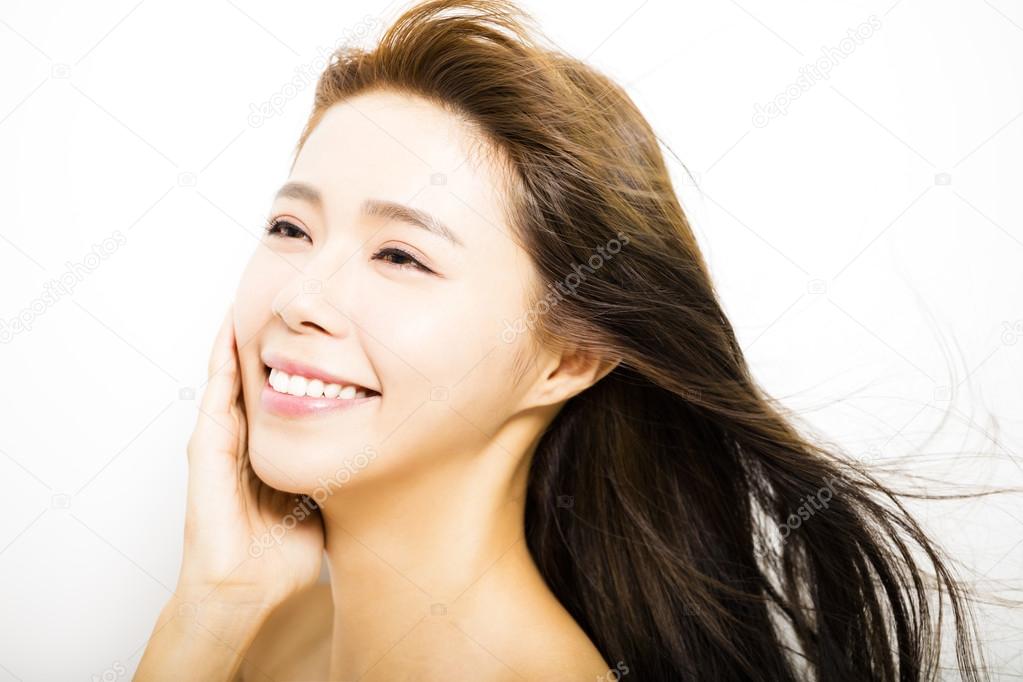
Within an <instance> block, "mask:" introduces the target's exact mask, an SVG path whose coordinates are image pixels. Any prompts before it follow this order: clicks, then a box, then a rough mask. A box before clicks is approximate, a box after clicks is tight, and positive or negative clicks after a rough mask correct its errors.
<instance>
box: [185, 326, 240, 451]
mask: <svg viewBox="0 0 1023 682" xmlns="http://www.w3.org/2000/svg"><path fill="white" fill-rule="evenodd" d="M207 372H208V375H209V376H208V379H207V382H206V390H205V391H204V393H203V396H202V400H201V402H200V405H199V414H198V417H197V422H196V429H195V438H196V441H197V443H196V444H195V445H196V446H197V447H200V448H203V449H209V450H212V451H220V452H226V453H229V454H231V455H234V454H235V450H236V448H237V447H238V419H237V416H236V415H234V414H233V413H232V406H233V405H234V403H235V400H236V398H237V395H238V393H239V392H240V391H239V389H240V388H241V379H240V376H239V371H238V356H237V349H236V347H235V336H234V316H233V314H232V308H228V311H227V314H226V315H225V316H224V320H223V322H222V323H221V326H220V330H219V331H218V333H217V338H216V340H215V341H214V343H213V349H212V350H211V352H210V359H209V363H208V367H207Z"/></svg>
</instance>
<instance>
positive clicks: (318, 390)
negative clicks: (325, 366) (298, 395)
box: [305, 379, 323, 398]
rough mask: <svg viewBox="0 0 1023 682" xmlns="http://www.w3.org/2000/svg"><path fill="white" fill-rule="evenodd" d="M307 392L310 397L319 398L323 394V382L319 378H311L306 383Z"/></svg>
mask: <svg viewBox="0 0 1023 682" xmlns="http://www.w3.org/2000/svg"><path fill="white" fill-rule="evenodd" d="M305 394H306V395H307V396H309V397H310V398H319V397H320V396H322V395H323V382H322V381H320V380H319V379H311V380H310V381H309V383H308V384H306V387H305Z"/></svg>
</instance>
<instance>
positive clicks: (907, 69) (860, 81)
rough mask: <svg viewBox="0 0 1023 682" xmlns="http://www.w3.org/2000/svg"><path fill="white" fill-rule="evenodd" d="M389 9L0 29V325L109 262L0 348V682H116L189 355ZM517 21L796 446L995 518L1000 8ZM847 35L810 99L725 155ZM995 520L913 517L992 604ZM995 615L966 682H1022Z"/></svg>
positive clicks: (1018, 67) (1000, 271) (119, 13)
mask: <svg viewBox="0 0 1023 682" xmlns="http://www.w3.org/2000/svg"><path fill="white" fill-rule="evenodd" d="M399 7H400V5H399V4H398V3H390V5H389V4H388V3H387V2H383V1H380V2H358V3H356V2H345V3H342V2H319V3H317V2H294V3H287V4H286V5H285V4H284V3H273V2H250V1H245V2H242V1H241V0H239V1H238V2H229V1H227V0H215V1H211V2H210V1H208V2H195V1H194V0H193V1H191V2H173V3H172V2H167V1H166V0H143V1H142V2H138V3H137V4H136V3H135V2H133V1H128V2H106V3H102V4H96V3H72V2H50V3H40V2H27V1H20V2H18V1H11V0H4V2H3V3H2V4H0V65H2V66H0V74H2V81H0V85H2V87H0V160H2V163H0V200H2V204H3V209H4V213H5V216H4V217H5V220H4V221H3V223H2V225H0V272H2V273H3V286H2V287H0V320H3V321H6V322H8V323H9V322H10V321H11V320H12V319H13V318H15V317H17V316H18V315H19V314H21V313H22V312H23V311H24V310H26V309H30V306H31V305H32V303H33V301H34V300H36V299H39V298H40V297H41V296H42V295H43V293H44V292H45V291H46V286H47V282H48V281H49V280H54V279H59V278H61V277H62V276H69V275H68V273H70V272H73V269H72V268H73V267H74V264H76V263H83V262H84V260H85V258H86V255H87V254H89V253H90V252H92V250H93V245H98V244H99V243H100V242H102V240H103V239H105V238H108V237H111V236H113V235H115V231H118V230H119V231H120V233H121V234H123V235H124V236H125V237H126V240H125V243H124V244H123V245H119V246H118V248H117V249H116V251H114V252H113V253H112V254H110V255H108V256H107V257H106V258H104V259H102V260H101V261H100V262H99V263H98V267H95V268H92V269H88V270H86V271H84V275H83V276H82V277H81V281H79V282H77V283H76V285H75V286H74V288H73V290H72V291H71V292H70V293H68V294H66V295H61V296H60V297H59V298H58V299H57V300H56V301H54V302H51V303H50V304H49V305H47V306H45V307H44V308H43V309H42V310H38V309H37V311H36V312H30V313H28V316H29V317H30V318H31V325H32V328H31V330H30V331H24V332H20V333H17V334H13V335H10V336H4V339H5V341H6V343H3V344H2V345H0V377H2V386H3V389H2V396H3V398H2V401H3V403H2V407H3V421H2V424H3V427H2V428H0V481H2V482H3V502H2V503H0V504H2V513H0V632H2V633H3V635H2V638H0V682H2V681H4V680H7V679H11V680H56V679H92V678H93V677H94V676H97V677H103V676H104V673H106V676H105V678H104V679H113V678H114V677H116V676H117V674H118V671H122V672H121V675H120V676H121V677H123V678H124V679H127V678H128V677H129V676H130V674H131V671H132V670H133V669H134V668H135V666H136V665H137V664H138V660H139V657H140V656H141V653H142V649H143V646H144V644H145V642H146V639H147V637H148V634H149V632H150V629H151V627H152V625H153V622H154V620H155V618H156V615H157V613H158V611H159V609H160V607H161V606H162V604H163V603H164V602H165V600H166V599H167V597H168V593H169V589H170V588H171V587H172V586H173V585H174V583H175V580H176V575H177V568H178V561H179V559H180V552H181V531H182V523H183V509H184V494H185V444H186V442H187V440H188V437H189V435H190V433H191V428H192V425H193V424H194V421H195V415H196V406H197V399H198V397H199V396H200V395H201V390H200V386H201V384H202V383H203V381H204V380H205V371H206V360H207V356H208V352H209V345H210V343H211V342H212V339H213V335H214V333H215V331H216V328H217V326H218V323H219V321H220V319H221V317H222V315H223V313H224V310H225V308H226V306H227V304H228V302H229V300H230V298H231V296H232V294H233V291H234V288H235V286H236V283H237V280H238V277H239V275H240V273H241V270H242V268H243V266H244V264H245V262H246V261H247V259H248V257H249V255H250V254H251V252H252V250H253V249H254V247H255V245H256V243H257V238H258V237H257V235H258V234H259V229H260V223H261V221H262V220H263V218H265V213H264V212H265V211H266V210H267V208H268V207H269V202H270V198H271V194H272V192H273V190H274V189H276V187H277V186H278V185H279V184H280V183H281V182H282V181H283V180H284V178H285V177H286V174H287V170H288V166H289V164H290V161H291V156H290V154H291V151H292V148H293V145H294V144H295V141H296V139H297V136H298V134H299V131H300V128H301V126H302V124H303V122H304V120H305V117H306V116H307V114H308V112H309V107H310V104H311V98H312V76H314V75H315V74H314V73H311V71H310V69H311V66H310V65H315V64H317V63H319V60H318V56H319V55H320V54H322V52H323V50H324V49H328V48H330V47H331V46H333V45H335V44H336V43H337V42H338V40H339V39H340V38H341V37H342V36H343V35H352V34H355V33H356V31H358V30H359V28H360V27H361V26H365V25H366V24H368V23H373V19H374V18H377V17H379V20H380V21H384V22H387V21H389V20H390V19H393V18H394V17H395V16H396V11H397V9H398V8H399ZM524 7H526V8H527V9H529V10H531V11H533V12H534V14H535V16H536V17H537V19H538V20H539V22H540V25H541V26H542V27H543V28H544V30H545V31H546V32H547V33H548V35H549V36H550V37H551V38H552V39H553V40H554V41H555V42H556V43H557V44H558V45H560V46H561V47H562V48H563V49H565V50H567V51H569V52H570V53H572V54H573V55H575V56H577V57H580V58H583V59H584V60H586V61H587V62H589V63H590V64H592V65H594V66H597V67H598V68H600V69H602V70H604V71H606V72H607V73H608V74H609V75H611V76H612V77H613V78H615V79H617V80H618V81H619V82H620V83H622V84H623V85H625V86H626V88H627V90H628V92H629V94H630V95H631V96H632V97H633V98H634V100H635V101H636V103H637V104H638V105H639V107H640V108H641V110H642V111H643V112H644V113H645V114H646V115H647V116H648V117H649V119H650V121H651V123H652V124H653V126H654V128H655V130H656V131H657V132H658V134H659V135H660V137H661V139H662V140H663V142H664V143H665V144H666V145H667V146H668V147H670V148H671V149H672V150H674V153H675V154H677V155H678V157H679V159H681V161H682V162H683V163H684V164H685V166H686V167H687V168H688V169H689V170H690V171H691V172H692V175H693V177H694V178H695V181H696V183H695V185H694V182H693V181H692V180H690V179H689V178H688V177H687V176H686V175H685V173H684V172H683V171H682V167H681V165H680V164H679V162H678V161H677V160H675V159H674V158H673V157H671V156H670V154H669V158H670V165H671V167H672V169H673V173H675V175H676V178H677V181H678V183H679V191H680V193H681V195H682V199H683V205H684V206H685V208H686V210H687V212H688V214H689V216H690V218H691V219H692V222H693V226H694V229H695V230H696V232H697V235H698V238H699V240H700V243H701V246H702V247H703V248H704V249H705V253H706V255H707V258H708V259H709V263H710V266H711V269H712V274H713V277H714V279H715V281H716V283H717V286H718V287H719V291H720V294H721V297H722V300H723V302H724V305H725V306H726V309H727V312H728V314H729V315H730V318H731V320H732V321H733V323H734V324H735V326H736V329H737V330H738V332H739V334H740V338H741V340H742V343H743V346H744V348H745V349H746V352H747V356H748V359H749V362H750V364H751V366H752V368H753V371H754V373H755V375H756V376H757V378H758V379H759V380H760V381H761V382H762V383H763V385H764V386H765V388H766V389H767V390H768V392H770V393H771V394H772V395H774V396H777V397H779V398H780V399H781V400H783V401H784V403H785V405H786V406H788V407H790V408H791V409H793V410H794V411H795V412H796V413H798V414H799V415H800V419H801V421H802V424H803V426H804V427H805V428H806V429H807V430H808V431H809V430H810V429H811V428H812V429H814V430H816V432H817V433H818V434H820V437H822V438H826V439H828V440H830V441H831V442H833V443H834V444H835V445H837V446H840V447H842V448H845V449H846V450H847V451H848V452H850V453H852V454H854V455H856V456H859V457H862V458H864V459H867V460H870V461H872V462H876V463H884V462H889V461H890V460H891V459H892V458H895V457H900V456H901V457H903V459H902V460H901V465H902V466H905V467H906V468H907V469H908V470H910V471H912V472H913V473H919V474H922V475H927V476H932V477H936V478H938V479H941V480H942V481H945V482H950V483H955V484H960V485H965V486H968V487H967V488H965V489H966V490H972V489H975V488H976V487H977V486H981V487H982V486H987V485H1006V486H1020V485H1023V469H1021V467H1023V423H1021V415H1023V381H1021V379H1023V303H1021V300H1023V267H1021V264H1023V220H1021V219H1023V211H1021V208H1020V201H1019V192H1020V186H1021V184H1023V171H1021V162H1020V159H1021V158H1023V5H1021V3H1019V2H1015V1H1013V0H991V1H990V2H986V1H984V0H939V1H925V0H899V1H898V2H895V1H894V0H883V1H880V0H879V1H868V0H860V1H857V2H852V1H849V2H810V1H809V0H805V1H801V2H782V3H769V4H768V5H767V6H764V4H763V3H753V2H752V0H743V1H742V2H731V1H729V2H714V3H709V2H700V3H697V2H669V1H668V0H660V1H657V0H650V1H648V2H622V3H592V2H558V3H543V4H542V5H541V4H540V3H536V2H528V3H524ZM872 15H873V16H874V17H876V20H877V21H878V22H880V23H879V28H877V29H876V30H875V31H874V32H873V35H872V36H871V37H870V38H868V39H866V40H863V41H862V44H859V45H856V46H855V49H853V50H852V51H850V52H849V53H848V54H845V55H844V56H843V57H842V58H841V59H840V60H837V64H835V65H834V66H833V69H832V71H831V74H830V77H829V78H828V79H826V80H820V81H817V82H814V83H812V84H811V86H810V87H808V88H806V89H805V90H800V91H799V93H798V96H796V97H793V98H791V101H790V103H789V105H788V107H787V110H786V113H785V114H784V115H781V116H777V117H774V118H770V119H769V120H768V121H767V125H763V126H758V125H755V123H754V111H755V105H757V104H766V103H768V102H770V101H772V100H774V99H775V98H776V96H778V95H779V94H782V93H785V92H786V90H787V89H788V87H789V86H790V85H791V84H793V83H796V81H797V79H798V78H799V76H800V69H801V68H803V67H806V66H808V65H812V64H814V63H815V62H816V61H817V60H818V58H819V57H821V56H822V55H823V54H824V53H823V52H822V49H823V50H827V49H828V48H840V41H841V40H842V39H843V38H845V37H846V36H847V32H848V30H849V29H855V28H856V27H857V26H859V25H860V24H862V23H863V22H867V21H868V20H869V18H870V17H871V16H872ZM300 73H305V74H306V79H307V81H308V85H307V86H306V87H303V88H298V89H297V91H296V90H289V89H288V87H290V86H287V84H289V83H290V82H291V81H292V80H293V79H294V78H295V77H296V74H300ZM286 86H287V87H286ZM285 92H286V93H287V95H288V96H287V97H284V99H283V101H282V106H281V107H280V108H279V110H278V111H276V112H275V113H274V114H273V115H272V116H271V117H269V118H267V119H266V120H263V121H261V122H260V124H259V125H258V126H256V125H252V119H251V118H250V113H251V110H252V109H251V107H253V106H255V105H258V104H259V103H261V102H265V101H269V100H271V99H272V98H277V99H280V98H281V96H282V93H285ZM759 122H760V123H763V122H764V121H763V120H760V121H759ZM666 153H667V152H666ZM78 271H79V272H80V273H81V272H83V270H81V269H80V268H79V270H78ZM182 389H185V390H184V392H182ZM189 389H191V390H193V391H195V392H196V393H197V395H196V399H191V400H190V399H188V396H189ZM181 396H184V399H182V397H181ZM946 413H947V420H946V421H945V422H944V424H943V426H942V427H941V431H940V432H939V434H938V435H937V436H935V437H934V438H933V439H931V440H930V441H926V438H927V436H928V435H929V434H931V432H932V431H933V430H934V429H935V428H937V427H938V426H939V422H940V420H941V417H942V415H943V414H946ZM928 489H929V490H931V491H932V492H949V491H956V490H963V488H952V487H950V486H949V485H947V484H934V485H932V486H929V488H928ZM1020 500H1021V498H1020V496H1019V495H1012V496H1010V495H1002V496H997V497H988V498H983V499H974V500H969V501H965V502H931V503H927V504H922V505H921V504H914V505H912V508H913V509H914V510H916V511H917V512H918V513H919V515H920V518H921V519H923V520H924V521H925V522H926V524H927V527H928V528H929V529H932V530H933V532H934V533H935V534H936V536H937V537H938V539H939V540H940V541H941V542H942V543H943V544H944V545H945V546H946V547H947V548H948V549H949V550H950V551H951V552H952V553H953V554H954V555H955V556H956V557H957V558H958V559H960V560H961V561H962V563H963V566H962V568H961V572H962V575H963V576H964V577H968V578H970V579H972V580H974V581H976V583H977V585H978V587H980V588H981V589H983V590H985V592H986V594H988V595H989V596H994V597H1002V598H1010V597H1015V598H1020V597H1021V589H1020V588H1021V587H1023V582H1021V576H1023V570H1021V569H1023V544H1021V539H1023V504H1021V501H1020ZM1020 614H1021V610H1020V609H1016V610H1015V612H1013V611H1012V610H1010V609H1008V608H1005V607H988V608H985V609H984V610H983V611H982V615H983V619H982V623H981V626H982V628H983V631H984V637H985V643H986V647H987V655H988V662H989V664H990V665H991V666H992V668H993V669H994V671H996V672H995V675H996V677H997V676H999V675H1000V676H1001V677H1002V678H1008V677H1010V676H1021V675H1023V616H1021V615H1020Z"/></svg>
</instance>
